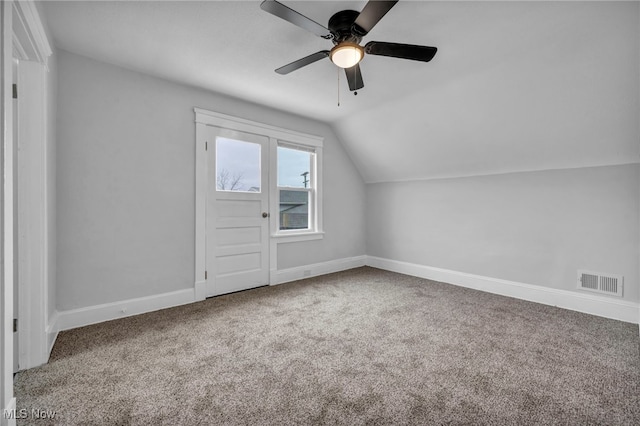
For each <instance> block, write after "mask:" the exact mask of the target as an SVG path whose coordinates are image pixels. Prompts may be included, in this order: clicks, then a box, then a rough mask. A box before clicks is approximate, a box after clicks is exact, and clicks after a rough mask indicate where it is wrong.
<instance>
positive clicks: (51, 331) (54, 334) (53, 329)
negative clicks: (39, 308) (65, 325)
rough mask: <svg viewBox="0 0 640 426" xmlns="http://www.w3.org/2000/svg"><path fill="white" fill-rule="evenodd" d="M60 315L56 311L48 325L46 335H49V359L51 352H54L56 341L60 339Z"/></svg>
mask: <svg viewBox="0 0 640 426" xmlns="http://www.w3.org/2000/svg"><path fill="white" fill-rule="evenodd" d="M59 317H60V314H59V313H58V311H54V312H53V315H51V317H49V322H48V324H47V329H46V334H47V359H49V356H51V351H52V350H53V345H54V344H55V343H56V339H57V338H58V333H59V332H60V329H59V328H58V325H59V324H58V318H59Z"/></svg>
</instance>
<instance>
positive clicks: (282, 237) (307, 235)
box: [271, 232, 324, 244]
mask: <svg viewBox="0 0 640 426" xmlns="http://www.w3.org/2000/svg"><path fill="white" fill-rule="evenodd" d="M271 238H274V239H275V241H276V243H277V244H284V243H297V242H300V241H313V240H321V239H323V238H324V232H292V233H280V234H272V235H271Z"/></svg>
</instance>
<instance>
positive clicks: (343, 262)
mask: <svg viewBox="0 0 640 426" xmlns="http://www.w3.org/2000/svg"><path fill="white" fill-rule="evenodd" d="M366 260H367V256H364V255H363V256H355V257H347V258H343V259H335V260H329V261H327V262H321V263H313V264H311V265H304V266H298V267H295V268H289V269H282V270H280V271H271V285H277V284H283V283H287V282H291V281H297V280H302V279H305V278H311V277H317V276H319V275H325V274H331V273H333V272H340V271H346V270H347V269H353V268H359V267H361V266H364V265H365V264H366Z"/></svg>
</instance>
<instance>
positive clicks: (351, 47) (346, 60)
mask: <svg viewBox="0 0 640 426" xmlns="http://www.w3.org/2000/svg"><path fill="white" fill-rule="evenodd" d="M363 57H364V49H363V48H362V47H361V46H359V45H358V44H356V43H349V42H342V43H339V44H338V45H336V46H334V47H333V49H331V52H329V58H331V62H333V63H334V64H336V65H337V66H339V67H340V68H351V67H353V66H354V65H356V64H358V63H359V62H360V61H361V60H362V58H363Z"/></svg>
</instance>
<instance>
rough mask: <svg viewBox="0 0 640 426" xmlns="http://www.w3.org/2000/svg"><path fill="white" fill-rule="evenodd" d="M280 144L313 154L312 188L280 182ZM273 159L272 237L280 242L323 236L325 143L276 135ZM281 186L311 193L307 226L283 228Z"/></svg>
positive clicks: (315, 238)
mask: <svg viewBox="0 0 640 426" xmlns="http://www.w3.org/2000/svg"><path fill="white" fill-rule="evenodd" d="M278 147H283V148H287V149H298V150H300V151H304V152H309V153H311V154H312V155H311V164H310V170H309V188H298V187H288V186H278ZM271 159H272V161H271V167H270V175H271V176H270V181H271V182H273V185H270V187H272V188H273V192H272V194H271V199H272V200H274V202H272V203H271V205H272V208H271V214H272V216H273V217H274V220H273V221H272V223H273V225H274V226H273V229H272V232H271V237H272V238H274V239H276V241H277V242H278V243H287V242H297V241H310V240H317V239H322V238H323V236H324V232H323V229H322V146H321V145H316V144H306V143H301V142H300V141H296V142H291V141H289V140H283V139H277V140H275V141H274V144H273V146H272V155H271ZM282 190H288V191H301V192H307V193H308V194H309V218H308V225H309V227H308V228H306V229H280V192H281V191H282Z"/></svg>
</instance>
